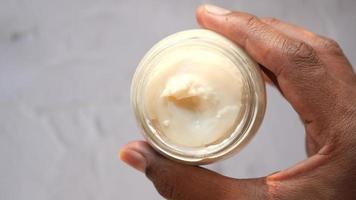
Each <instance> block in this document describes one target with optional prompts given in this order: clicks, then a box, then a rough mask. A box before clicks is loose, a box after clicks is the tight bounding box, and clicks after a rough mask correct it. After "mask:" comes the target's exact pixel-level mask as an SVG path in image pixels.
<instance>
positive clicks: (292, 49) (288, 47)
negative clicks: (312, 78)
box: [284, 41, 320, 67]
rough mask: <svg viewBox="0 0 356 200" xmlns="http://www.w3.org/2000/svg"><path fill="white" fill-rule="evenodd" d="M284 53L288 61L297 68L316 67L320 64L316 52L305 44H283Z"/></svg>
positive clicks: (297, 42)
mask: <svg viewBox="0 0 356 200" xmlns="http://www.w3.org/2000/svg"><path fill="white" fill-rule="evenodd" d="M284 51H285V54H286V55H287V57H288V59H289V60H290V61H291V62H292V63H293V64H295V65H296V66H298V67H305V66H308V67H310V66H317V65H318V64H319V62H320V61H319V59H318V56H317V53H316V51H315V50H314V49H313V48H312V47H311V46H309V45H308V44H306V43H305V42H301V41H294V42H290V43H288V44H287V43H285V47H284Z"/></svg>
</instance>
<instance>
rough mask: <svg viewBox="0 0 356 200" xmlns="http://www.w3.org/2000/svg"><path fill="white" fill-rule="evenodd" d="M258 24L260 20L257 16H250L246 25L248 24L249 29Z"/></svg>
mask: <svg viewBox="0 0 356 200" xmlns="http://www.w3.org/2000/svg"><path fill="white" fill-rule="evenodd" d="M257 22H258V19H257V17H256V16H253V15H249V16H247V17H246V24H247V27H249V28H254V27H256V24H257Z"/></svg>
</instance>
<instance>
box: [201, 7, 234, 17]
mask: <svg viewBox="0 0 356 200" xmlns="http://www.w3.org/2000/svg"><path fill="white" fill-rule="evenodd" d="M204 8H205V10H206V11H207V12H208V13H210V14H212V15H227V14H229V13H231V11H230V10H227V9H225V8H221V7H218V6H214V5H210V4H207V5H204Z"/></svg>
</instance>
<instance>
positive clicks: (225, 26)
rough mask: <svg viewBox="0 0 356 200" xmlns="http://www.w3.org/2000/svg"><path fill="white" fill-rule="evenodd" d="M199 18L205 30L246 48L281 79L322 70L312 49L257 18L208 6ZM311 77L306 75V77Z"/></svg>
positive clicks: (198, 13)
mask: <svg viewBox="0 0 356 200" xmlns="http://www.w3.org/2000/svg"><path fill="white" fill-rule="evenodd" d="M197 19H198V22H199V23H200V24H201V25H202V26H203V27H205V28H208V29H211V30H213V31H215V32H218V33H221V34H223V35H225V36H227V37H228V38H229V39H231V40H233V41H234V42H236V43H237V44H239V45H240V46H242V47H243V48H244V49H245V50H246V51H247V52H248V53H249V54H250V55H251V56H252V57H253V58H254V59H255V60H256V61H257V62H259V63H260V64H262V65H264V66H265V67H267V68H268V69H269V70H271V71H272V72H273V73H274V74H275V75H276V76H277V77H278V76H279V75H280V74H281V73H282V72H283V71H284V70H286V69H287V71H289V72H291V71H293V73H295V72H296V73H298V72H301V71H306V70H307V71H315V70H318V69H321V66H322V65H321V62H320V60H319V58H318V56H317V54H316V52H315V51H314V49H313V48H312V47H310V46H309V45H308V44H306V43H304V42H302V41H300V40H295V39H293V38H290V37H288V36H287V35H285V34H283V33H281V32H280V31H278V30H277V29H275V28H273V27H272V26H269V25H268V24H265V23H263V22H262V21H261V20H260V19H258V18H257V17H255V16H254V15H251V14H248V13H243V12H236V11H235V12H231V11H228V10H222V9H220V8H217V7H215V6H211V5H205V6H201V7H199V8H198V11H197ZM305 68H307V69H306V70H304V69H305ZM307 75H308V74H305V73H304V74H303V76H304V78H306V77H305V76H307Z"/></svg>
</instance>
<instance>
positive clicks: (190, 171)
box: [120, 141, 267, 200]
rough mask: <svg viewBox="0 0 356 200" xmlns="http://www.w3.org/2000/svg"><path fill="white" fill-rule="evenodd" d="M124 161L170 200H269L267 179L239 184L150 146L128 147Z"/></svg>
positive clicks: (133, 145) (122, 157) (123, 150)
mask: <svg viewBox="0 0 356 200" xmlns="http://www.w3.org/2000/svg"><path fill="white" fill-rule="evenodd" d="M120 159H121V160H122V161H124V162H125V163H127V164H128V165H130V166H132V167H134V168H136V169H138V170H139V171H141V172H144V173H145V174H146V176H147V178H149V179H150V180H151V181H152V182H153V184H154V186H155V187H156V189H157V191H158V192H159V193H160V194H161V195H162V196H163V197H165V198H167V199H173V200H183V199H184V200H186V199H194V200H199V199H205V200H207V199H208V200H209V199H212V200H213V199H220V200H221V199H235V200H238V199H244V200H248V199H267V192H266V191H267V186H266V183H265V178H258V179H245V180H237V179H232V178H228V177H225V176H222V175H220V174H217V173H215V172H212V171H210V170H207V169H204V168H201V167H196V166H190V165H184V164H180V163H176V162H174V161H171V160H168V159H166V158H164V157H162V156H161V155H159V154H157V153H156V152H155V151H154V150H153V149H152V148H151V147H150V146H149V145H148V144H147V143H146V142H143V141H136V142H131V143H129V144H127V145H125V146H124V147H123V148H122V149H121V151H120Z"/></svg>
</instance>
